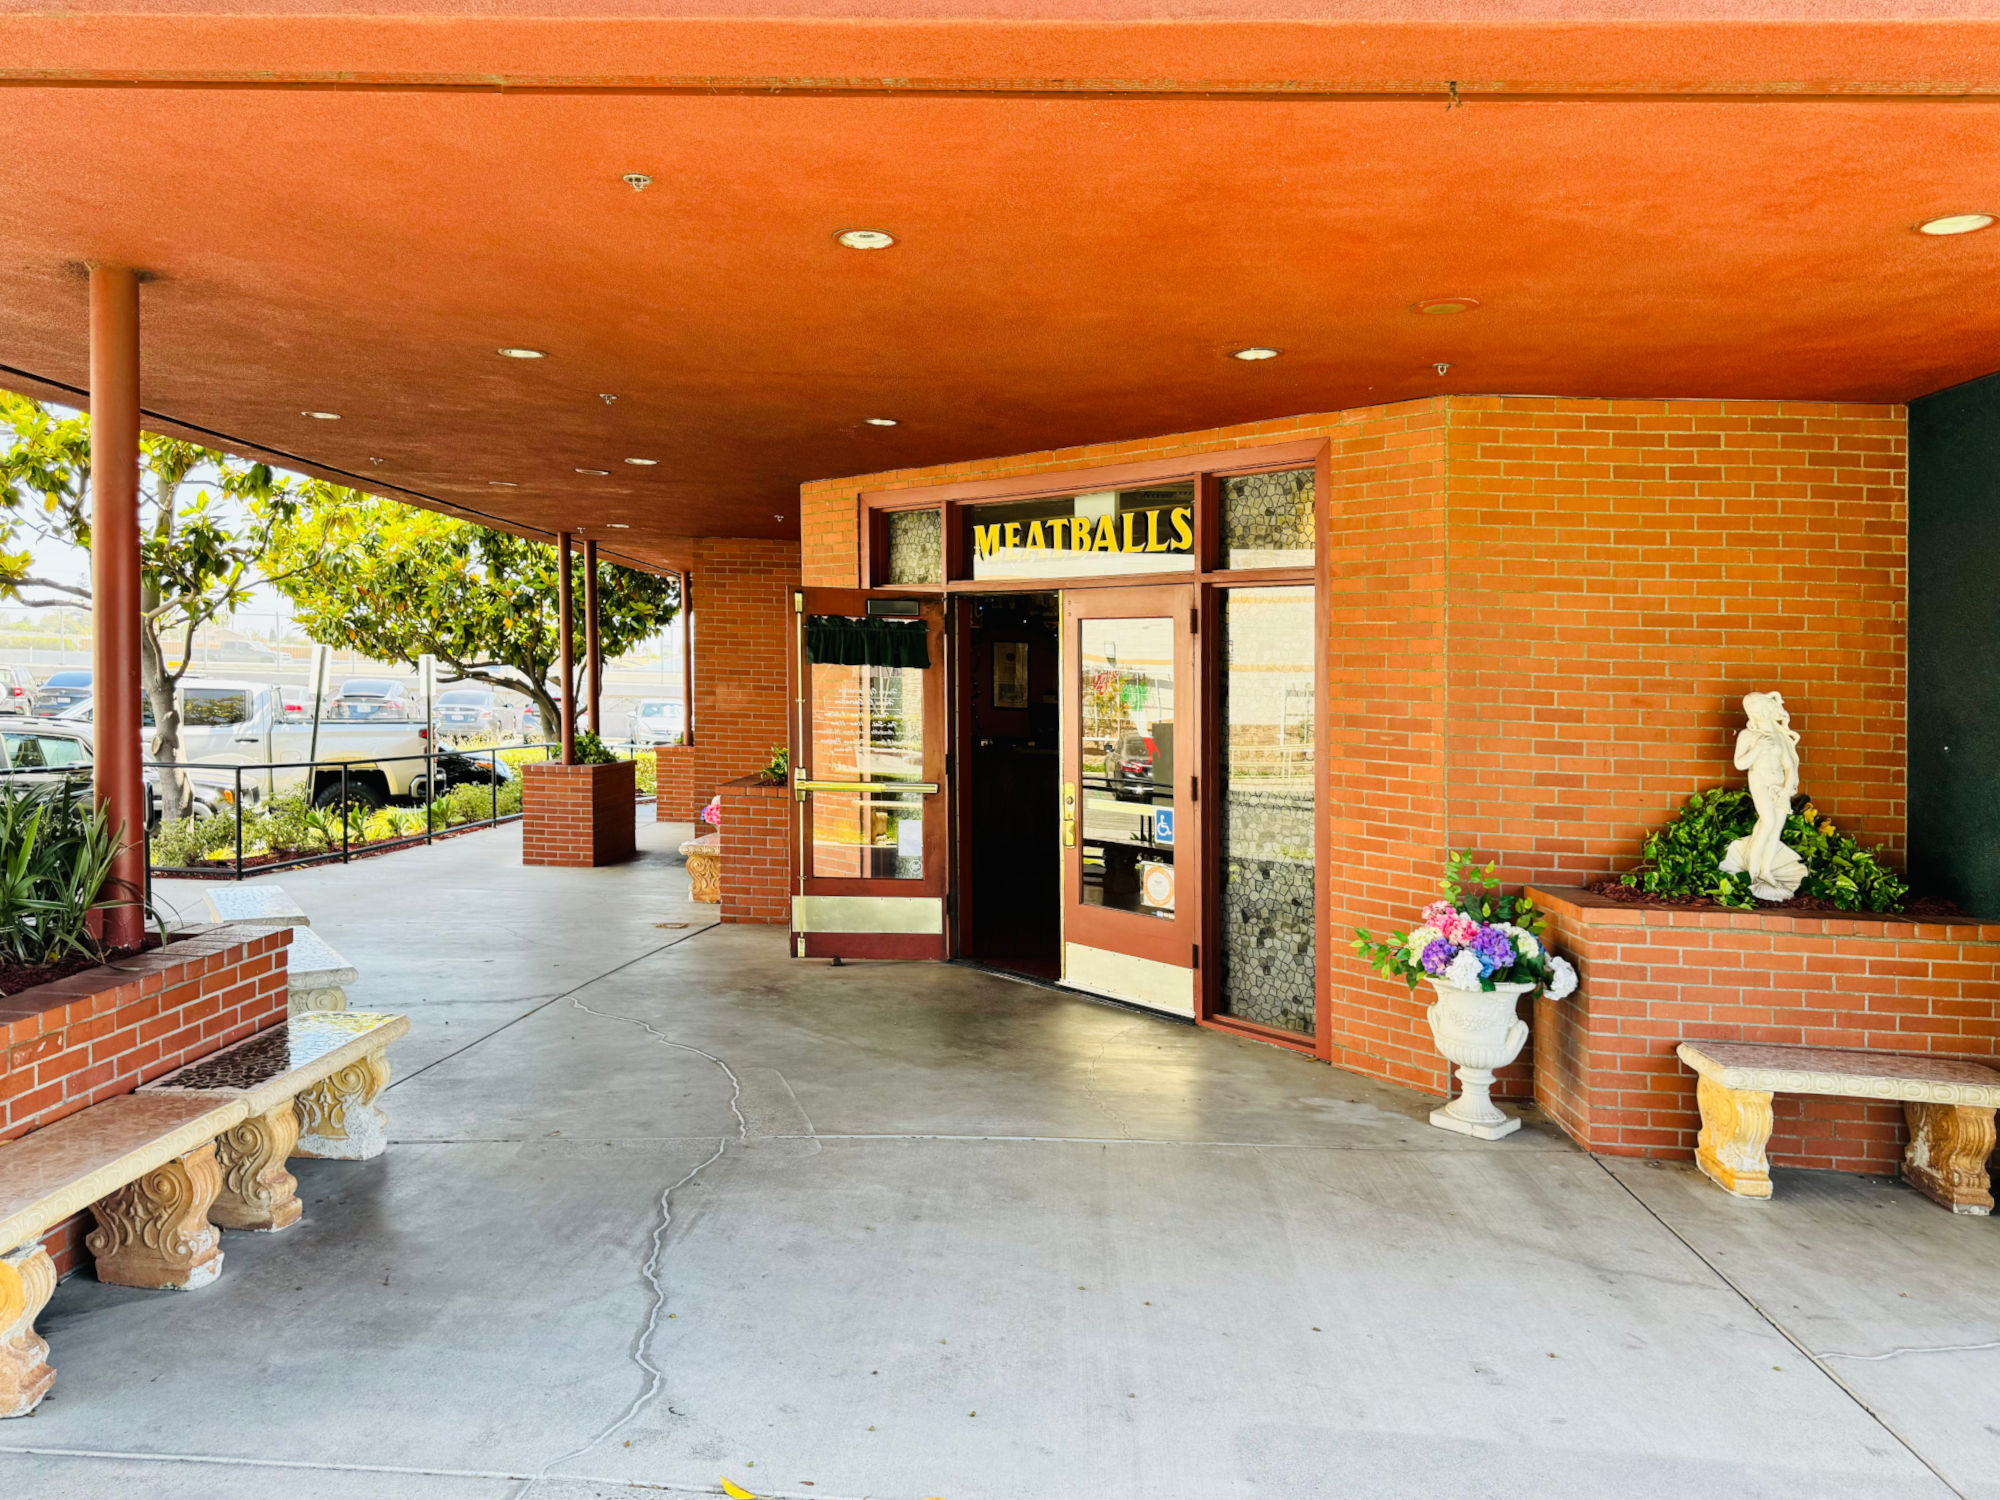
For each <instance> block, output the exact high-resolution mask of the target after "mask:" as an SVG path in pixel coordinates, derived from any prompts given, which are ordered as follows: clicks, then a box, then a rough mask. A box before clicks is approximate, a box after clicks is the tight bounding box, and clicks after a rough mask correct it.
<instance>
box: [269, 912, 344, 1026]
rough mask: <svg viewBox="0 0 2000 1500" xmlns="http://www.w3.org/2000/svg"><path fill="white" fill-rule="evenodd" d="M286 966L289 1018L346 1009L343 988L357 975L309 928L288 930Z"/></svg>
mask: <svg viewBox="0 0 2000 1500" xmlns="http://www.w3.org/2000/svg"><path fill="white" fill-rule="evenodd" d="M286 963H287V968H286V975H287V978H288V981H289V983H290V985H291V1002H290V1003H291V1013H292V1014H293V1015H295V1016H296V1015H300V1014H302V1013H304V1012H307V1011H325V1010H346V1009H347V986H349V985H350V984H353V983H354V982H355V981H356V980H358V979H359V978H360V977H361V972H360V970H358V969H356V968H355V967H354V966H353V965H352V964H350V963H349V962H348V961H347V960H346V959H344V958H342V957H341V956H340V955H339V954H338V953H336V952H335V951H334V947H333V944H331V943H329V942H328V941H327V940H326V939H325V938H323V937H321V936H320V935H319V934H318V933H317V932H314V931H313V930H312V928H310V927H294V928H293V929H292V945H291V948H290V949H289V950H288V956H287V959H286Z"/></svg>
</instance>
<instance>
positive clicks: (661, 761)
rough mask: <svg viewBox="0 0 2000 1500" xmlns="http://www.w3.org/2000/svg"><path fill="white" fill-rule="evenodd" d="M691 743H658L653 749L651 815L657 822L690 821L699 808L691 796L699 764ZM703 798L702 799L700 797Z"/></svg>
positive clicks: (699, 805) (699, 803)
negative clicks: (655, 748)
mask: <svg viewBox="0 0 2000 1500" xmlns="http://www.w3.org/2000/svg"><path fill="white" fill-rule="evenodd" d="M695 751H696V747H695V746H693V745H662V746H660V747H659V748H658V749H657V750H655V751H654V752H653V764H654V768H655V769H654V775H653V783H654V788H655V791H654V795H653V816H654V818H655V819H656V820H657V821H659V822H661V823H692V822H693V821H694V819H695V815H696V814H697V813H699V812H700V811H701V806H702V801H700V800H697V799H696V797H695V777H696V774H697V771H698V768H699V763H698V761H697V760H696V756H695ZM702 800H706V799H702Z"/></svg>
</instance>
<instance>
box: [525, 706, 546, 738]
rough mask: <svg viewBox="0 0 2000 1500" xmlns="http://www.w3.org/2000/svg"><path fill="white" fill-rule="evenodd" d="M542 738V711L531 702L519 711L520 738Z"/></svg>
mask: <svg viewBox="0 0 2000 1500" xmlns="http://www.w3.org/2000/svg"><path fill="white" fill-rule="evenodd" d="M541 737H542V710H541V708H540V706H539V705H538V704H536V703H534V702H532V701H530V702H529V703H527V704H525V705H524V706H523V707H522V709H521V738H522V739H524V740H539V739H540V738H541Z"/></svg>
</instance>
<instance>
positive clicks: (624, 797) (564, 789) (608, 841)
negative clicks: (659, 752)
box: [521, 760, 639, 867]
mask: <svg viewBox="0 0 2000 1500" xmlns="http://www.w3.org/2000/svg"><path fill="white" fill-rule="evenodd" d="M638 797H639V774H638V767H637V766H636V765H634V764H633V763H632V762H631V761H629V760H619V761H613V762H612V763H611V764H610V765H608V766H564V765H557V764H553V763H548V762H544V763H542V764H531V765H526V766H523V767H521V863H522V864H525V865H571V866H579V867H583V866H591V865H615V864H618V863H619V862H620V861H622V860H628V859H631V858H632V857H633V856H634V855H636V854H637V853H638V852H639V840H638V826H639V822H638V819H639V809H638Z"/></svg>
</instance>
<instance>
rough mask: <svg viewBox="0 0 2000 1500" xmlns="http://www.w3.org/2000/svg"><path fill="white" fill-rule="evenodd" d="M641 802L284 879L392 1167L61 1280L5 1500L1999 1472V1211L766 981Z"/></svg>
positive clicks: (1322, 1078) (1023, 1023)
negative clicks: (43, 1390) (332, 991)
mask: <svg viewBox="0 0 2000 1500" xmlns="http://www.w3.org/2000/svg"><path fill="white" fill-rule="evenodd" d="M642 835H643V839H644V848H645V853H644V857H643V858H642V859H641V860H640V861H639V862H638V863H636V864H633V865H630V866H627V867H624V868H622V869H614V870H602V871H550V870H524V869H522V868H521V867H520V865H519V862H518V860H519V839H518V835H517V834H515V833H514V832H512V831H503V832H496V833H482V834H476V835H472V836H469V837H465V838H461V839H457V840H453V841H449V842H447V843H444V844H440V845H438V846H436V847H435V848H433V849H430V850H427V851H420V852H414V853H408V854H400V855H395V856H392V857H389V858H385V859H380V860H374V861H369V862H365V863H362V864H356V865H354V866H351V867H349V868H346V869H340V868H332V869H326V870H320V871H313V872H304V873H293V874H288V875H286V876H283V877H281V880H282V884H283V885H284V887H285V889H286V890H287V891H289V892H290V893H291V894H292V895H293V896H294V897H295V898H297V899H298V900H299V902H300V903H301V904H302V905H303V906H304V907H305V908H306V909H307V911H308V912H310V913H311V914H312V917H313V921H314V925H315V926H316V927H317V928H318V929H319V931H320V932H322V933H323V934H324V935H325V936H326V937H327V938H328V939H329V940H330V941H332V942H333V943H334V944H335V946H337V947H338V948H340V949H341V951H342V952H344V953H345V954H347V955H348V957H349V958H350V959H352V960H353V961H355V962H356V963H357V964H358V965H359V966H360V968H361V972H362V976H363V977H362V981H361V983H360V985H359V986H357V987H356V990H355V992H354V994H353V1003H354V1004H355V1005H356V1006H357V1007H377V1008H393V1009H397V1010H404V1011H408V1012H409V1013H410V1014H411V1015H412V1016H413V1018H414V1021H415V1026H414V1029H413V1031H412V1033H411V1035H410V1037H409V1038H408V1039H407V1040H406V1041H404V1042H402V1043H399V1044H398V1045H397V1047H396V1049H395V1050H394V1052H393V1053H392V1060H393V1062H394V1065H395V1070H396V1075H397V1082H396V1083H395V1085H394V1086H393V1088H392V1089H391V1090H390V1091H389V1093H388V1094H387V1095H385V1098H384V1104H385V1106H386V1108H387V1110H388V1113H389V1120H390V1133H391V1137H392V1140H393V1144H392V1146H391V1149H390V1152H389V1154H388V1155H387V1156H386V1157H384V1158H382V1159H380V1160H378V1161H376V1162H372V1163H359V1164H353V1163H339V1162H312V1161H298V1162H295V1163H293V1169H294V1171H295V1172H296V1173H297V1175H298V1177H299V1181H300V1187H301V1196H302V1197H303V1198H304V1200H305V1203H306V1216H305V1220H304V1222H303V1223H301V1224H300V1225H299V1226H298V1227H296V1228H294V1229H291V1230H288V1231H286V1232H285V1233H283V1234H280V1235H277V1236H256V1235H243V1234H231V1235H228V1236H227V1237H226V1238H225V1242H224V1243H225V1249H226V1253H227V1256H228V1264H227V1266H226V1268H225V1270H224V1272H223V1275H222V1278H221V1280H220V1281H218V1282H217V1283H216V1284H215V1285H214V1286H212V1287H209V1288H207V1289H205V1290H202V1291H199V1292H194V1293H187V1294H178V1293H144V1292H136V1291H131V1290H127V1289H122V1288H116V1287H108V1286H101V1285H99V1284H97V1283H96V1282H95V1281H94V1280H92V1279H90V1278H89V1277H88V1276H87V1275H85V1276H79V1277H76V1278H73V1279H72V1280H70V1281H69V1282H66V1283H65V1284H64V1285H63V1286H62V1287H61V1288H60V1289H59V1290H58V1291H57V1293H56V1296H55V1300H54V1301H53V1302H52V1303H51V1305H50V1308H49V1311H48V1313H47V1314H46V1315H45V1317H44V1320H43V1324H42V1327H43V1331H44V1332H45V1333H46V1334H47V1336H48V1339H49V1342H50V1344H51V1345H52V1347H53V1351H54V1352H53V1355H52V1358H53V1361H54V1363H55V1364H56V1367H57V1369H58V1370H59V1372H60V1378H59V1380H58V1382H57V1385H56V1388H55V1392H54V1394H53V1395H52V1396H51V1398H50V1399H49V1400H48V1402H47V1403H46V1404H45V1405H44V1406H43V1407H42V1408H41V1410H40V1412H39V1413H38V1414H37V1415H36V1416H35V1417H33V1418H31V1419H27V1420H23V1421H18V1422H12V1423H7V1424H5V1425H4V1426H0V1495H5V1496H7V1497H10V1500H12V1497H21V1500H39V1497H57V1496H73V1495H84V1494H124V1495H135V1496H145V1497H148V1500H180V1497H189V1500H192V1497H196V1496H199V1497H203V1500H240V1497H250V1496H260V1497H261V1496H269V1495H283V1496H288V1497H297V1496H302V1497H321V1496H325V1497H341V1500H349V1497H351V1500H416V1497H423V1500H500V1497H508V1496H525V1495H531V1496H533V1497H535V1500H584V1497H593V1500H604V1497H610V1496H627V1495H631V1494H633V1493H635V1492H644V1491H645V1490H646V1489H647V1488H651V1489H654V1490H663V1491H667V1492H670V1493H692V1494H714V1493H720V1492H721V1483H720V1481H721V1480H722V1479H723V1478H724V1477H725V1476H726V1477H727V1478H728V1479H729V1480H731V1481H732V1482H733V1483H734V1484H736V1485H738V1486H740V1487H741V1488H742V1489H744V1490H747V1491H750V1492H752V1493H755V1494H758V1495H784V1496H799V1497H807V1496H810V1497H815V1500H856V1497H862V1496H871V1497H881V1500H927V1497H943V1500H1013V1497H1020V1500H1085V1497H1091V1500H1106V1497H1112V1500H1126V1497H1130V1500H1225V1497H1239V1496H1242V1497H1248V1496H1259V1497H1284V1500H1290V1497H1299V1496H1310V1497H1319V1496H1326V1497H1334V1496H1341V1497H1354V1496H1410V1497H1416V1496H1425V1497H1430V1496H1437V1495H1451V1496H1467V1497H1471V1496H1488V1495H1491V1496H1502V1495H1505V1496H1510V1497H1514V1496H1537V1497H1547V1496H1578V1497H1583V1496H1588V1497H1598V1496H1613V1495H1615V1496H1621V1497H1624V1496H1676V1497H1685V1496H1689V1495H1710V1494H1714V1495H1725V1494H1726V1495H1730V1496H1763V1495H1773V1496H1778V1495H1782V1496H1801V1497H1806V1496H1812V1497H1823V1496H1881V1497H1898V1500H1903V1497H1920V1496H1944V1495H1950V1494H1954V1493H1956V1494H1959V1495H1964V1496H1980V1497H2000V1224H1996V1223H1994V1222H1992V1221H1990V1220H1983V1219H1957V1218H1953V1217H1952V1216H1951V1215H1949V1214H1946V1213H1944V1212H1942V1211H1940V1210H1939V1209H1937V1208H1935V1207H1933V1206H1932V1205H1930V1204H1929V1203H1927V1202H1926V1201H1924V1200H1923V1199H1921V1198H1919V1197H1917V1196H1916V1195H1915V1194H1914V1193H1911V1192H1909V1191H1907V1190H1905V1189H1903V1188H1901V1187H1899V1186H1896V1185H1894V1184H1892V1183H1887V1182H1884V1181H1881V1180H1877V1179H1861V1178H1852V1177H1839V1176H1827V1175H1819V1174H1806V1173H1796V1172H1788V1173H1780V1174H1778V1184H1777V1191H1778V1196H1777V1198H1776V1199H1775V1201H1773V1202H1771V1203H1768V1204H1762V1205H1754V1204H1744V1203H1739V1202H1736V1201H1734V1200H1731V1199H1729V1198H1727V1197H1725V1196H1724V1195H1723V1194H1721V1193H1720V1192H1718V1191H1716V1190H1715V1189H1713V1188H1711V1187H1710V1186H1708V1185H1707V1183H1706V1182H1704V1181H1703V1180H1702V1179H1701V1178H1699V1177H1697V1176H1696V1175H1694V1174H1693V1173H1692V1172H1691V1171H1689V1170H1687V1169H1685V1168H1683V1167H1679V1166H1647V1165H1642V1164H1638V1163H1625V1162H1599V1161H1596V1160H1593V1159H1592V1158H1590V1157H1589V1156H1587V1155H1585V1154H1583V1153H1582V1152H1580V1151H1578V1150H1576V1149H1574V1148H1573V1147H1572V1146H1571V1145H1570V1144H1569V1143H1568V1142H1567V1140H1566V1139H1565V1138H1564V1137H1562V1136H1561V1135H1560V1134H1559V1133H1557V1132H1556V1131H1554V1130H1553V1129H1551V1128H1548V1127H1546V1126H1543V1125H1539V1124H1531V1126H1530V1128H1529V1129H1527V1130H1524V1131H1522V1132H1521V1133H1520V1134H1519V1135H1517V1136H1515V1137H1513V1138H1511V1139H1509V1140H1506V1141H1503V1142H1499V1143H1496V1144H1490V1145H1489V1144H1482V1143H1478V1142H1473V1141H1468V1140H1464V1139H1462V1138H1460V1137H1457V1136H1451V1135H1447V1134H1445V1133H1443V1132H1440V1131H1437V1130H1433V1129H1431V1128H1429V1127H1428V1126H1427V1125H1426V1124H1425V1123H1424V1119H1423V1117H1424V1113H1425V1111H1426V1110H1427V1109H1428V1108H1429V1106H1430V1103H1431V1102H1432V1101H1430V1100H1428V1099H1425V1098H1422V1097H1420V1096H1418V1095H1415V1094H1412V1093H1410V1092H1407V1091H1404V1090H1398V1089H1393V1088H1388V1087H1385V1086H1381V1085H1377V1084H1373V1083H1369V1082H1366V1081H1363V1080H1360V1079H1357V1078H1354V1077H1351V1076H1348V1075H1346V1074H1342V1073H1337V1072H1334V1071H1333V1070H1331V1069H1329V1068H1326V1067H1322V1066H1319V1065H1316V1064H1313V1063H1310V1062H1306V1061H1304V1060H1302V1059H1300V1058H1297V1057H1295V1056H1292V1055H1291V1054H1288V1053H1285V1052H1282V1051H1279V1050H1277V1049H1274V1048H1269V1047H1263V1046H1259V1045H1256V1044H1252V1043H1248V1042H1239V1041H1236V1040H1233V1039H1231V1038H1228V1037H1225V1036H1221V1035H1218V1034H1215V1033H1209V1032H1201V1031H1196V1030H1194V1029H1192V1028H1189V1027H1186V1026H1181V1025H1177V1024H1175V1023H1172V1022H1169V1021H1164V1020H1157V1019H1154V1018H1151V1017H1146V1016H1140V1015H1136V1014H1133V1013H1131V1012H1128V1011H1124V1010H1120V1009H1116V1008H1114V1007H1110V1006H1105V1005H1099V1004H1095V1003H1092V1002H1089V1001H1086V1000H1081V999H1077V998H1073V997H1069V996H1065V995H1062V994H1059V993H1054V992H1051V991H1048V990H1044V989H1040V988H1036V987H1033V986H1030V985H1025V984H1016V983H1012V982H1009V981H1006V980H1002V979H998V978H995V977H992V976H989V975H986V974H982V973H978V972H974V971H971V970H966V969H961V968H955V967H948V966H946V967H940V966H934V965H872V964H853V965H849V966H847V967H845V968H841V969H833V968H831V967H829V966H828V965H826V964H824V963H800V962H795V961H792V960H789V959H787V958H786V956H785V946H784V942H783V938H782V934H780V933H778V932H775V931H772V930H769V929H758V928H742V927H716V926H712V925H710V921H711V917H712V913H713V908H708V907H694V906H690V905H689V904H688V903H687V902H686V899H685V898H686V892H687V882H686V875H685V873H684V871H683V870H682V869H681V868H680V867H679V863H678V860H677V859H676V858H675V857H674V855H673V854H672V849H673V847H674V845H675V844H677V843H678V842H679V840H680V839H681V838H682V837H684V836H685V835H686V830H684V829H655V828H652V827H651V826H645V827H643V828H642ZM193 890H194V888H192V887H189V886H185V885H183V886H176V887H173V888H163V894H164V895H166V896H168V897H169V898H170V899H172V900H175V901H179V902H185V903H186V904H187V905H189V906H190V907H191V908H192V907H194V906H196V905H198V898H194V899H191V897H193ZM682 924H691V925H682Z"/></svg>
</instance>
